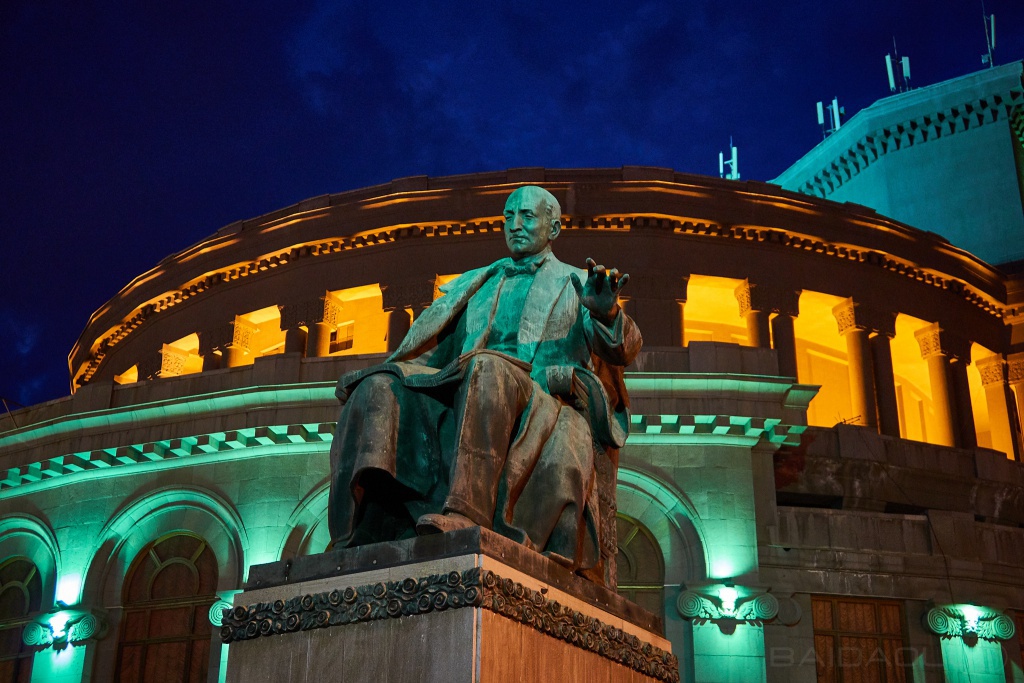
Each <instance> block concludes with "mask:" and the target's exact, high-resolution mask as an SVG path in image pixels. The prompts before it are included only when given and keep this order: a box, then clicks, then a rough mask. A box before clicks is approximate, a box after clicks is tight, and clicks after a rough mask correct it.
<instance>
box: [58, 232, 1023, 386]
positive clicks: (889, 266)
mask: <svg viewBox="0 0 1024 683" xmlns="http://www.w3.org/2000/svg"><path fill="white" fill-rule="evenodd" d="M501 226H502V221H501V220H500V219H496V220H494V221H477V222H473V221H471V222H467V223H458V224H451V223H448V224H443V225H418V226H412V227H402V228H390V227H389V228H382V229H381V230H380V231H378V232H376V233H372V234H366V233H364V234H361V235H359V236H355V237H339V238H334V239H330V240H327V241H323V242H315V243H307V244H299V245H294V246H292V247H289V248H286V249H282V250H280V251H278V252H276V253H274V254H270V255H266V256H263V257H260V258H258V259H255V260H253V261H249V262H246V263H241V264H235V265H233V266H230V267H226V268H223V269H221V270H217V271H213V272H211V273H208V274H206V275H204V276H203V277H202V278H200V279H198V280H196V281H194V282H191V283H188V284H186V285H183V286H182V287H181V288H179V289H175V290H172V291H168V292H165V293H164V294H161V295H159V296H157V297H155V298H153V299H151V300H150V301H149V302H148V303H146V304H144V305H141V306H139V307H138V308H137V309H136V310H135V311H133V313H131V314H130V317H128V318H125V319H124V320H123V321H122V322H121V323H120V324H118V325H115V326H113V328H112V329H111V331H110V332H109V333H107V334H105V335H104V336H102V337H101V338H98V339H96V340H94V341H93V347H94V351H93V352H92V353H91V355H90V356H89V358H88V359H87V360H84V361H82V363H81V365H80V367H82V368H83V369H82V371H81V373H79V374H77V375H76V376H75V379H74V383H73V389H77V388H78V387H79V386H81V385H82V384H86V383H88V382H89V380H90V379H92V377H93V375H95V373H96V372H97V371H98V370H99V367H100V365H101V364H102V363H103V361H104V359H105V358H106V357H107V355H108V354H109V353H110V351H111V349H112V348H113V347H114V346H116V345H117V344H119V343H121V342H122V341H124V340H125V339H126V338H127V337H128V336H129V335H130V334H132V333H133V332H134V331H135V330H136V329H138V328H139V327H140V326H141V325H142V324H143V323H144V322H146V320H148V319H150V318H151V317H153V316H154V315H156V314H158V313H161V312H163V311H166V310H168V309H169V308H172V307H174V306H177V305H178V304H180V303H182V302H184V301H187V300H189V299H191V298H193V297H195V296H199V295H201V294H204V293H206V292H208V291H210V290H211V289H214V288H216V287H218V286H221V285H226V284H228V283H231V282H234V281H236V280H239V279H241V278H246V277H254V276H259V275H260V274H263V273H266V272H268V271H270V270H271V269H273V268H278V267H283V266H287V265H289V264H291V263H294V262H296V261H300V260H302V259H305V258H315V257H319V256H325V255H330V254H337V253H340V252H344V251H350V250H352V249H357V248H363V247H370V246H379V245H385V244H390V243H393V242H396V241H398V240H404V239H418V238H421V237H430V238H435V237H448V236H465V235H473V236H481V237H487V236H488V233H492V232H501V229H502V228H501ZM562 229H563V230H600V231H630V230H657V231H660V232H666V233H669V234H673V235H680V236H694V237H700V238H711V239H716V238H717V239H724V240H728V241H730V242H736V241H747V242H757V243H766V244H771V245H773V246H776V247H783V248H789V249H796V250H799V251H803V252H807V253H808V254H815V255H818V256H822V257H825V258H837V259H841V260H844V261H853V262H856V263H862V264H864V265H867V266H872V267H876V268H881V269H883V270H887V271H890V272H892V273H895V274H897V275H901V276H904V277H906V278H908V279H911V280H915V281H917V282H920V283H922V284H924V285H928V286H931V287H936V288H938V289H942V290H946V291H949V292H950V293H951V294H953V295H954V296H956V297H958V298H960V299H962V300H964V301H966V302H967V303H969V304H971V305H973V306H975V307H977V308H979V309H981V310H982V311H984V312H985V313H988V314H989V315H992V316H995V317H998V318H1002V317H1004V315H1005V313H1006V311H1007V310H1008V309H1007V307H1006V306H1004V305H1002V304H999V303H998V302H992V301H990V300H989V299H988V298H987V296H986V295H984V294H981V293H980V292H979V291H977V290H976V289H974V288H973V287H971V286H969V285H966V284H964V283H963V282H962V281H960V280H957V279H955V278H952V277H947V276H943V275H937V274H935V272H934V270H932V269H927V268H921V267H918V266H917V265H916V264H915V263H913V262H912V261H910V260H906V259H900V258H898V257H895V256H892V255H890V254H883V253H881V252H877V251H873V250H871V249H868V248H855V247H850V246H848V245H846V244H838V243H834V242H828V241H826V240H821V239H816V238H812V237H807V236H803V235H796V234H791V233H789V232H787V231H786V230H783V229H778V228H760V227H758V228H752V227H744V226H731V225H721V224H717V223H710V222H693V221H681V220H675V219H671V218H662V217H648V216H629V217H616V216H594V217H576V218H573V217H566V219H565V221H564V225H563V228H562ZM755 305H756V302H755ZM286 308H287V306H286ZM282 315H283V314H282ZM284 324H285V323H284V320H282V325H284ZM78 348H79V346H78V345H76V347H75V350H73V352H72V357H74V356H75V355H76V351H77V349H78Z"/></svg>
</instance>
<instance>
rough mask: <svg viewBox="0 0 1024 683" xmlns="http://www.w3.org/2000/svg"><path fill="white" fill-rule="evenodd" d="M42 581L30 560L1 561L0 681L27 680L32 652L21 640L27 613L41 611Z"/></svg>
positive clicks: (30, 673)
mask: <svg viewBox="0 0 1024 683" xmlns="http://www.w3.org/2000/svg"><path fill="white" fill-rule="evenodd" d="M42 597H43V582H42V579H41V578H40V576H39V570H38V569H36V566H35V565H34V564H32V562H30V561H29V560H27V559H25V558H22V557H16V558H13V559H11V560H7V561H6V562H4V563H3V564H0V681H12V682H13V683H28V681H29V679H31V677H32V656H33V654H34V652H33V651H32V650H31V649H29V648H28V647H27V646H26V645H25V644H24V643H23V642H22V640H21V632H22V630H23V629H24V627H25V623H26V622H27V621H28V615H29V614H32V613H33V612H38V611H39V610H40V605H41V603H42Z"/></svg>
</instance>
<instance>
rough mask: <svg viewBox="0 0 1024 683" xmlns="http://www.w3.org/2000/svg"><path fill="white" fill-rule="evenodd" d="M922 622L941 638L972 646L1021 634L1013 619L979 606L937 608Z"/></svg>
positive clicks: (927, 614) (944, 606)
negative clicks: (979, 642)
mask: <svg viewBox="0 0 1024 683" xmlns="http://www.w3.org/2000/svg"><path fill="white" fill-rule="evenodd" d="M922 621H923V622H924V627H925V629H926V630H928V631H930V632H932V633H934V634H935V635H937V636H939V637H940V638H961V639H962V640H963V641H964V642H965V643H966V644H967V645H970V646H973V645H974V644H975V643H977V642H978V640H988V641H992V642H994V641H998V640H1010V639H1011V638H1013V636H1014V634H1015V633H1016V630H1017V629H1016V627H1015V626H1014V624H1013V619H1011V618H1010V617H1008V616H1006V615H1005V614H1003V613H1002V612H999V611H998V610H994V609H992V608H991V607H979V606H977V605H962V604H961V605H936V606H933V607H932V608H931V609H929V610H928V611H927V612H925V614H924V617H923V619H922Z"/></svg>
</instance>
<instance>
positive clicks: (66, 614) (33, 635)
mask: <svg viewBox="0 0 1024 683" xmlns="http://www.w3.org/2000/svg"><path fill="white" fill-rule="evenodd" d="M106 633H107V618H106V614H104V613H103V612H102V611H100V610H94V609H90V608H88V607H85V606H83V605H75V606H74V607H69V606H68V605H67V604H66V603H64V602H61V601H60V600H58V601H57V602H56V604H55V605H54V606H53V609H51V610H49V611H48V612H44V613H42V614H40V615H38V616H37V617H36V618H35V619H34V620H33V621H30V622H29V623H27V624H25V630H24V631H22V634H21V638H22V640H23V641H24V642H25V644H26V645H28V646H30V647H40V648H47V647H53V649H55V650H63V649H64V648H66V647H67V646H68V645H81V644H82V643H84V642H85V641H87V640H91V639H99V638H102V637H103V636H105V635H106Z"/></svg>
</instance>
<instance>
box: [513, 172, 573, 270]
mask: <svg viewBox="0 0 1024 683" xmlns="http://www.w3.org/2000/svg"><path fill="white" fill-rule="evenodd" d="M561 230H562V207H561V206H559V204H558V200H557V199H555V195H553V194H551V193H550V192H548V191H547V190H545V189H544V188H543V187H537V186H536V185H526V186H524V187H520V188H518V189H516V190H515V191H514V192H512V194H510V195H509V196H508V200H507V201H506V202H505V243H506V244H507V245H508V248H509V251H511V252H512V256H513V257H514V258H521V257H523V256H529V255H531V254H536V253H539V252H540V251H542V250H543V249H544V248H545V247H547V245H548V243H549V242H551V241H552V240H553V239H555V238H556V237H558V234H559V233H560V232H561Z"/></svg>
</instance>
